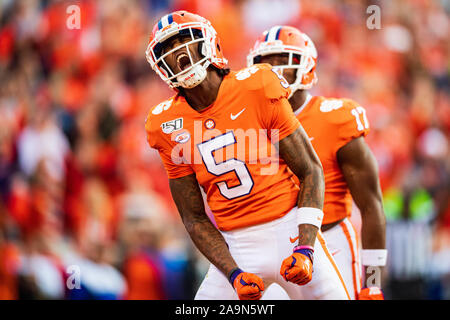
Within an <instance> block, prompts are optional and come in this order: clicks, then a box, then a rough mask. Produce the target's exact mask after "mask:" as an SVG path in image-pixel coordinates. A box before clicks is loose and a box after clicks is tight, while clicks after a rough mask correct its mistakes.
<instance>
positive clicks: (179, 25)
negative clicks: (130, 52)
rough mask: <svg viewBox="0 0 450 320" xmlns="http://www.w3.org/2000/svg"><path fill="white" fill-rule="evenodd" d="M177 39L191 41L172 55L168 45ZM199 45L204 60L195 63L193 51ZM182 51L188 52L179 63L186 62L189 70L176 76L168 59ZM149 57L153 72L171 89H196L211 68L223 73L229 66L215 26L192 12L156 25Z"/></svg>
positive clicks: (184, 12)
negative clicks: (221, 70)
mask: <svg viewBox="0 0 450 320" xmlns="http://www.w3.org/2000/svg"><path fill="white" fill-rule="evenodd" d="M173 37H188V38H190V39H189V41H187V42H185V43H182V44H181V45H178V46H176V47H175V48H172V49H171V50H170V51H168V52H164V49H165V45H166V44H167V42H166V41H167V40H169V39H171V38H173ZM197 43H198V46H199V54H200V57H201V58H200V59H199V60H198V61H194V59H193V57H192V54H191V53H190V52H189V48H190V46H193V45H196V44H197ZM182 49H184V50H185V51H186V52H184V53H181V54H178V57H177V59H178V60H177V62H179V61H180V60H183V65H184V66H187V67H184V68H182V70H180V71H179V72H176V71H175V70H173V68H171V67H170V66H169V64H168V62H167V58H168V57H169V56H171V55H173V54H175V53H176V52H179V51H180V50H182ZM145 55H146V57H147V61H148V62H149V63H150V65H151V67H152V69H153V70H154V71H155V72H156V73H157V74H158V75H159V76H160V77H161V79H162V80H164V81H165V82H166V83H167V84H168V85H169V86H170V87H171V88H177V87H183V88H193V87H195V86H197V85H199V84H200V83H201V82H202V81H203V80H204V79H205V78H206V75H207V71H206V70H207V68H208V66H209V65H213V66H215V67H216V68H219V69H223V68H225V66H226V65H227V63H228V61H227V60H226V59H225V57H224V56H223V53H222V48H221V46H220V41H219V38H218V37H217V33H216V30H214V28H213V27H212V25H211V23H210V22H209V21H208V20H207V19H205V18H203V17H201V16H199V15H196V14H193V13H190V12H188V11H176V12H173V13H170V14H167V15H165V16H164V17H162V18H161V19H160V20H159V21H158V22H157V23H156V24H155V26H154V27H153V31H152V35H151V36H150V41H149V44H148V46H147V50H146V52H145ZM187 59H189V64H187V63H186V62H187Z"/></svg>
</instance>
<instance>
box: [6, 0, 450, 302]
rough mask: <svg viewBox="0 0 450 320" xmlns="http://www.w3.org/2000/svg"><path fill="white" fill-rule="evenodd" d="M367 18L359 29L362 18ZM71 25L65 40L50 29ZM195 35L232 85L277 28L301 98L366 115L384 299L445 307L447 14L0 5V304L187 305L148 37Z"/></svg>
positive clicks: (412, 6)
mask: <svg viewBox="0 0 450 320" xmlns="http://www.w3.org/2000/svg"><path fill="white" fill-rule="evenodd" d="M372 4H376V5H378V6H379V7H380V8H381V12H380V13H381V26H380V28H375V29H369V28H368V25H367V24H366V21H367V19H368V17H369V16H370V13H367V12H366V10H367V7H368V6H369V5H372ZM70 5H77V6H78V7H79V8H80V14H81V20H80V28H79V29H78V28H75V29H71V28H69V27H68V24H67V20H68V18H69V17H70V16H71V14H72V13H73V11H70V10H69V11H68V7H69V6H70ZM179 9H185V10H188V11H191V12H196V13H198V14H200V15H202V16H205V17H206V18H208V19H209V20H210V21H211V22H212V24H213V26H214V27H215V28H216V30H217V32H218V34H219V36H220V38H221V42H222V47H223V48H224V52H225V56H226V57H227V58H228V60H229V64H230V67H231V68H232V69H239V68H242V67H244V66H245V61H246V60H245V57H246V55H247V53H248V50H249V49H250V47H251V46H252V45H253V42H254V40H255V39H256V37H257V36H258V35H259V34H260V33H261V32H262V31H263V30H265V29H267V28H269V27H271V26H273V25H276V24H288V25H292V26H296V27H299V28H300V29H301V30H302V31H303V32H305V33H307V34H308V35H309V36H310V37H311V38H312V39H313V41H314V43H315V45H316V47H317V50H318V52H319V58H318V77H319V82H318V84H317V85H316V86H315V87H314V88H313V89H312V90H311V92H312V94H317V95H324V96H330V97H348V98H352V99H354V100H356V101H358V102H359V103H360V104H361V105H362V106H364V107H365V108H366V110H367V114H368V118H369V121H370V126H371V132H370V134H369V135H368V137H367V142H368V143H369V145H370V146H371V148H372V150H373V152H374V154H375V156H376V158H377V160H378V164H379V173H380V179H381V184H382V189H383V196H384V206H385V213H386V216H387V219H388V230H387V244H388V249H389V252H390V255H389V257H390V258H389V265H388V268H387V269H388V270H387V276H386V282H385V290H386V295H387V297H388V298H392V299H396V298H399V299H401V298H408V297H413V298H420V299H421V298H423V299H450V202H449V198H450V197H449V196H450V156H449V155H450V145H449V133H450V99H449V95H450V90H449V71H450V41H449V38H450V37H449V30H450V20H449V13H450V1H445V0H441V1H439V0H436V1H427V0H411V1H406V0H404V1H401V0H395V1H387V0H386V1H383V0H381V1H376V0H372V1H364V0H362V1H352V0H345V1H337V0H321V1H307V0H304V1H300V0H98V1H94V0H79V1H75V0H73V1H64V0H60V1H58V0H54V1H52V0H41V1H38V0H21V1H14V0H3V1H1V2H0V119H1V122H0V299H191V298H193V296H194V293H195V291H196V289H197V288H198V285H199V281H201V279H202V277H203V275H204V274H205V272H206V269H207V262H206V261H205V259H204V258H203V257H202V256H201V254H199V252H198V251H197V250H196V249H195V248H194V247H193V245H192V243H191V241H190V239H189V237H188V235H187V233H186V231H185V230H184V227H183V225H182V223H181V220H180V218H179V216H178V213H177V211H176V208H175V206H174V204H173V201H172V199H171V196H170V191H169V189H168V182H167V177H166V174H165V172H164V169H163V167H162V164H161V162H160V160H159V156H158V154H157V153H156V152H155V151H154V150H151V149H150V148H149V147H148V145H147V142H146V135H145V130H144V120H145V117H146V114H147V112H148V110H149V109H150V108H151V107H152V106H154V105H156V104H157V103H159V102H161V101H162V100H164V99H166V98H167V97H169V96H170V95H172V94H173V92H171V90H170V89H169V88H168V87H167V86H166V84H165V83H164V82H162V81H161V80H160V79H159V78H158V77H157V76H156V74H155V73H154V72H153V71H152V70H151V69H150V67H149V65H148V63H147V61H146V60H145V54H144V52H145V48H146V45H147V42H148V38H149V33H150V31H151V30H152V27H153V24H154V23H155V22H157V20H158V19H159V17H161V16H162V15H164V14H166V13H168V12H170V11H174V10H179Z"/></svg>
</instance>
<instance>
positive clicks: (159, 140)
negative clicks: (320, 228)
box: [145, 64, 300, 231]
mask: <svg viewBox="0 0 450 320" xmlns="http://www.w3.org/2000/svg"><path fill="white" fill-rule="evenodd" d="M288 96H289V89H288V85H287V83H286V80H285V79H284V78H282V77H281V76H279V75H278V74H277V73H276V72H274V71H272V67H271V66H270V65H268V64H259V65H254V66H252V67H250V68H246V69H243V70H241V71H239V72H230V73H229V74H228V75H226V76H225V77H224V79H223V81H222V83H221V85H220V88H219V92H218V95H217V98H216V100H215V101H214V103H213V104H212V105H210V106H208V107H207V108H205V109H204V110H202V111H201V112H197V111H195V110H194V109H192V108H191V107H190V106H189V104H188V103H187V101H186V99H185V98H184V97H183V96H181V95H179V94H178V95H175V96H174V97H172V98H170V99H169V100H166V101H164V102H163V103H161V104H159V105H157V106H156V107H154V108H153V109H152V110H151V111H150V112H149V114H148V117H147V121H146V125H145V128H146V132H147V140H148V143H149V145H150V146H151V147H152V148H155V149H157V150H158V151H159V155H160V157H161V159H162V161H163V164H164V167H165V169H166V172H167V175H168V177H169V179H176V178H181V177H184V176H187V175H190V174H195V175H196V178H197V181H198V182H199V184H200V186H201V187H202V188H203V190H204V191H205V193H206V197H207V201H208V205H209V207H210V208H211V211H212V213H213V214H214V219H215V221H216V223H217V226H218V228H219V229H220V230H223V231H229V230H233V229H237V228H242V227H248V226H252V225H256V224H260V223H264V222H268V221H272V220H275V219H278V218H280V217H282V216H284V215H285V214H286V213H288V212H289V211H290V210H291V209H292V208H293V207H295V206H296V204H297V199H298V191H299V187H298V185H297V184H296V182H295V179H294V176H293V173H292V171H291V170H289V168H288V167H287V165H286V163H285V162H284V161H278V160H279V159H278V155H277V152H276V150H277V149H276V148H275V147H274V145H275V144H276V143H277V141H280V140H282V139H283V138H285V137H287V136H288V135H290V134H292V133H293V132H294V131H295V130H296V129H297V128H298V127H300V123H299V121H298V120H297V118H296V117H295V115H294V113H293V112H292V108H291V105H290V104H289V102H288V100H287V98H288Z"/></svg>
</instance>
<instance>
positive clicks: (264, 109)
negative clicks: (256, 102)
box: [260, 64, 300, 141]
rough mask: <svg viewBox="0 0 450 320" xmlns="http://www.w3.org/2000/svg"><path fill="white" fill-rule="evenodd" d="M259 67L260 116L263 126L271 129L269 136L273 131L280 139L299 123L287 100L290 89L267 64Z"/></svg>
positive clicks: (290, 132) (291, 131)
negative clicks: (260, 84) (260, 83)
mask: <svg viewBox="0 0 450 320" xmlns="http://www.w3.org/2000/svg"><path fill="white" fill-rule="evenodd" d="M260 69H261V70H260V72H261V73H260V79H261V82H262V86H261V89H262V90H261V96H262V97H261V104H260V116H261V118H262V122H263V123H264V125H265V128H266V129H268V130H270V131H271V134H270V136H271V137H273V136H274V133H278V141H280V140H282V139H283V138H285V137H287V136H288V135H290V134H292V133H293V132H294V131H295V130H296V129H297V128H298V127H299V126H300V123H299V121H298V120H297V118H296V117H295V115H294V112H293V111H292V107H291V105H290V103H289V101H288V97H289V94H290V89H289V84H288V83H287V81H286V80H285V79H284V78H283V76H281V75H279V74H278V73H276V72H275V71H274V70H272V66H270V65H268V64H261V65H260ZM274 130H276V131H274Z"/></svg>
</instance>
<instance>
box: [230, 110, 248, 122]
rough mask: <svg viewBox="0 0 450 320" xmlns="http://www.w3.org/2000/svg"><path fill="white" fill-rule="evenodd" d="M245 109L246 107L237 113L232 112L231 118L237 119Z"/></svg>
mask: <svg viewBox="0 0 450 320" xmlns="http://www.w3.org/2000/svg"><path fill="white" fill-rule="evenodd" d="M244 110H245V108H244V109H242V110H241V111H239V112H238V113H237V114H236V115H234V114H230V118H231V120H236V118H237V117H239V116H240V115H241V113H242V112H244Z"/></svg>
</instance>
